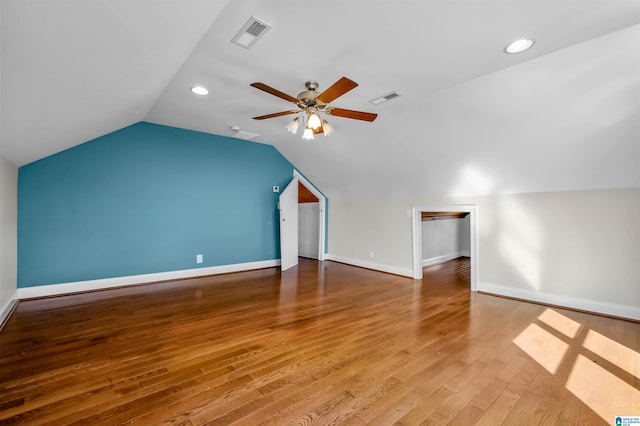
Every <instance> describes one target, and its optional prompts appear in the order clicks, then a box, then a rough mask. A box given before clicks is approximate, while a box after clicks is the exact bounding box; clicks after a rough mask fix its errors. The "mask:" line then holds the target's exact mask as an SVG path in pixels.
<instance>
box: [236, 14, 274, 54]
mask: <svg viewBox="0 0 640 426" xmlns="http://www.w3.org/2000/svg"><path fill="white" fill-rule="evenodd" d="M269 28H271V25H269V24H267V23H266V22H264V21H263V20H262V19H258V18H256V17H255V16H252V17H251V18H250V19H249V20H248V21H247V23H246V24H244V25H243V26H242V28H240V31H238V33H237V34H236V35H235V36H234V37H233V38H232V39H231V42H232V43H235V44H237V45H238V46H242V47H244V48H245V49H250V48H251V46H253V45H254V44H255V42H256V41H258V39H259V38H260V37H262V36H263V35H264V34H265V33H266V32H267V31H269Z"/></svg>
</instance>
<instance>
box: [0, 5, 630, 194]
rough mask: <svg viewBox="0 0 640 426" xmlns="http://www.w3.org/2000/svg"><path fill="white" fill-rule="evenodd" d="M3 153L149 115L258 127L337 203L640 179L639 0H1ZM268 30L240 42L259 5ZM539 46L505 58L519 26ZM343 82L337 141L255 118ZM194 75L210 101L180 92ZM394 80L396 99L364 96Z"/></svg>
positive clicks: (203, 125)
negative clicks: (251, 41)
mask: <svg viewBox="0 0 640 426" xmlns="http://www.w3.org/2000/svg"><path fill="white" fill-rule="evenodd" d="M0 8H1V9H0V14H1V24H2V26H1V44H2V53H1V58H0V59H1V61H2V62H1V68H0V70H1V74H0V77H1V83H2V85H1V92H0V96H1V107H2V110H1V119H2V122H1V132H2V133H1V137H2V153H3V155H5V156H6V157H7V158H8V159H9V160H10V161H12V162H14V163H15V164H17V165H23V164H26V163H29V162H32V161H35V160H38V159H40V158H43V157H45V156H47V155H50V154H53V153H55V152H58V151H60V150H63V149H66V148H69V147H71V146H74V145H77V144H80V143H83V142H86V141H88V140H90V139H93V138H96V137H99V136H101V135H104V134H106V133H109V132H111V131H114V130H117V129H119V128H122V127H125V126H128V125H130V124H133V123H136V122H139V121H149V122H153V123H159V124H166V125H170V126H176V127H181V128H187V129H192V130H197V131H203V132H208V133H213V134H219V135H224V136H233V135H234V132H233V131H232V130H231V127H232V126H239V127H240V128H241V130H243V131H247V132H251V133H257V134H259V136H258V137H257V138H255V139H254V141H255V142H258V143H266V144H271V145H273V146H275V147H276V148H277V149H278V150H279V151H280V152H282V153H283V155H285V156H286V157H287V158H288V159H289V160H290V161H291V162H292V163H293V164H295V165H296V166H297V167H298V168H299V169H300V171H302V172H303V173H304V174H305V175H306V176H307V177H308V178H309V179H310V180H311V181H313V182H314V183H315V184H316V185H317V186H318V187H319V188H320V189H321V190H322V191H323V192H325V194H327V195H328V196H329V197H330V198H331V197H338V198H339V197H354V196H365V197H369V196H376V195H382V194H384V195H385V196H389V195H394V196H401V195H412V196H418V195H476V194H488V193H502V192H530V191H555V190H573V189H596V188H615V187H638V186H640V160H639V159H640V24H639V22H640V0H615V1H612V0H584V1H576V0H458V1H451V0H429V1H418V0H396V1H391V0H385V1H382V0H354V1H344V0H325V1H322V2H301V1H300V0H273V1H260V0H233V1H219V0H189V1H184V0H92V1H86V0H64V1H50V0H2V3H1V6H0ZM251 16H256V17H258V18H260V19H262V20H264V21H266V22H268V23H269V24H271V25H272V28H271V29H270V30H269V31H268V32H267V33H266V34H265V35H264V37H262V38H261V39H260V40H259V41H258V42H257V43H256V44H255V45H254V46H253V47H252V48H251V49H244V48H242V47H239V46H237V45H235V44H232V43H231V42H230V40H231V38H232V37H233V36H234V35H235V34H236V32H237V31H238V30H239V29H240V28H241V27H242V25H243V24H244V23H245V22H246V21H247V20H248V19H249V18H250V17H251ZM521 37H529V38H534V39H535V40H536V43H535V45H534V47H533V48H532V49H531V50H529V51H527V52H524V53H521V54H517V55H507V54H505V53H504V52H503V48H504V46H505V45H507V44H508V43H509V42H511V41H513V40H515V39H518V38H521ZM342 76H346V77H349V78H350V79H352V80H355V81H356V82H358V83H359V87H357V88H355V89H354V90H352V91H350V92H349V93H347V94H345V95H344V96H342V97H341V98H339V99H338V100H336V101H335V102H334V103H332V105H333V106H337V107H342V108H349V109H356V110H362V111H370V112H375V113H377V114H379V116H378V118H377V120H376V121H374V122H373V123H368V122H363V121H356V120H348V119H344V118H339V117H329V118H328V119H329V120H330V122H331V124H332V125H333V127H334V129H335V133H334V134H333V135H331V136H329V137H323V136H321V135H320V136H317V137H316V139H315V140H314V141H303V140H302V139H301V138H300V133H298V134H297V135H292V134H290V133H287V132H286V130H285V129H284V126H285V125H286V124H287V123H288V122H289V121H290V119H291V117H290V116H285V117H279V118H273V119H269V120H264V121H256V120H252V117H254V116H257V115H262V114H267V113H271V112H277V111H283V110H287V109H290V107H291V104H287V102H285V101H283V100H281V99H278V98H277V97H274V96H270V95H268V94H267V93H264V92H261V91H258V90H256V89H254V88H252V87H250V86H249V84H250V83H252V82H255V81H260V82H263V83H266V84H268V85H270V86H272V87H275V88H277V89H279V90H281V91H283V92H286V93H288V94H291V95H293V96H295V95H296V94H297V93H298V92H300V91H302V90H304V82H305V81H307V80H316V81H318V82H319V83H320V88H319V91H322V90H323V89H326V88H327V87H328V86H329V85H331V84H332V83H333V82H335V81H336V80H338V79H339V78H340V77H342ZM194 85H203V86H206V87H207V88H208V89H209V95H208V96H205V97H198V96H195V95H193V94H192V93H191V92H190V91H189V89H190V87H192V86H194ZM391 91H397V92H398V93H399V94H401V96H400V97H398V98H396V99H394V100H392V101H389V102H387V103H383V104H380V105H373V104H371V103H370V102H369V101H370V100H372V99H374V98H376V97H379V96H382V95H385V94H387V93H389V92H391Z"/></svg>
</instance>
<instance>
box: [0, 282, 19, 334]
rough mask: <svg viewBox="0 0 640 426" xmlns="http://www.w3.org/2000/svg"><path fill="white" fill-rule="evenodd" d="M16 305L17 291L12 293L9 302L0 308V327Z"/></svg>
mask: <svg viewBox="0 0 640 426" xmlns="http://www.w3.org/2000/svg"><path fill="white" fill-rule="evenodd" d="M16 303H18V290H16V291H15V292H14V293H13V296H11V298H10V299H9V300H7V301H6V302H5V303H4V304H3V305H2V306H0V326H1V325H2V324H4V322H5V321H6V320H7V318H8V317H9V315H10V314H11V312H13V308H14V307H15V305H16Z"/></svg>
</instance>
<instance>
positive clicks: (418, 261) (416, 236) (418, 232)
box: [411, 204, 478, 291]
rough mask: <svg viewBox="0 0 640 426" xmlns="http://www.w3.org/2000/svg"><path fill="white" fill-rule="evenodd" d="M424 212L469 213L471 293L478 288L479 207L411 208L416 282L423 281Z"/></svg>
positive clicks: (460, 205)
mask: <svg viewBox="0 0 640 426" xmlns="http://www.w3.org/2000/svg"><path fill="white" fill-rule="evenodd" d="M422 212H461V213H469V238H470V244H469V249H470V253H469V258H470V259H471V260H470V262H471V276H470V279H471V291H476V290H477V288H478V238H477V231H476V230H477V227H476V221H477V207H476V206H475V205H470V204H452V205H440V206H413V207H412V208H411V233H412V236H413V273H412V277H413V278H414V279H416V280H421V279H422Z"/></svg>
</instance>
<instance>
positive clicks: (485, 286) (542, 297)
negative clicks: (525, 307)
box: [478, 282, 640, 321]
mask: <svg viewBox="0 0 640 426" xmlns="http://www.w3.org/2000/svg"><path fill="white" fill-rule="evenodd" d="M478 291H482V292H485V293H490V294H495V295H499V296H506V297H513V298H515V299H522V300H528V301H531V302H539V303H544V304H547V305H555V306H561V307H565V308H572V309H579V310H581V311H587V312H594V313H599V314H604V315H611V316H615V317H621V318H629V319H632V320H636V321H640V308H638V307H636V306H628V305H618V304H615V303H608V302H598V301H595V300H589V299H577V298H574V297H568V296H560V295H557V294H551V293H544V292H541V291H531V290H525V289H520V288H514V287H505V286H502V285H498V284H490V283H484V282H480V283H478Z"/></svg>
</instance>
